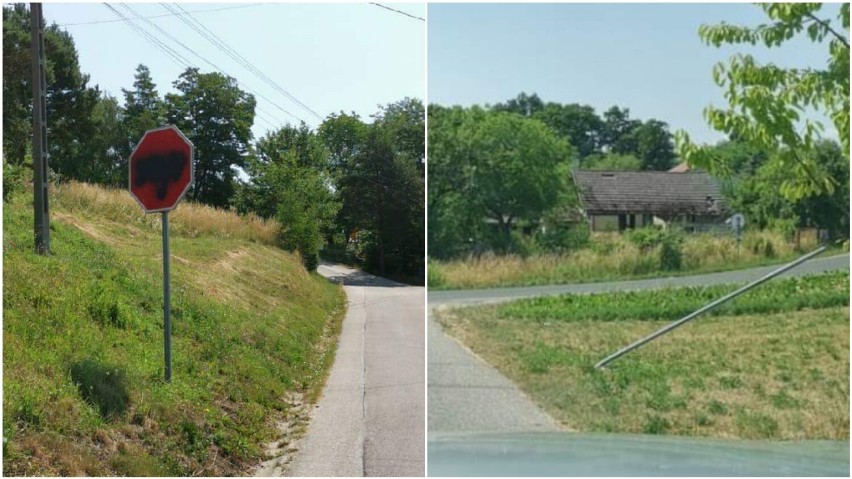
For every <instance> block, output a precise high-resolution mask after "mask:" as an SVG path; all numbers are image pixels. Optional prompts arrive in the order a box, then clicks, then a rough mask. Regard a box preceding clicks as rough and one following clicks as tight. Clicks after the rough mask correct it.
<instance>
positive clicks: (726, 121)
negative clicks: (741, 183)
mask: <svg viewBox="0 0 852 479" xmlns="http://www.w3.org/2000/svg"><path fill="white" fill-rule="evenodd" d="M759 7H760V8H762V9H763V11H764V13H765V14H766V16H767V17H768V20H769V22H768V23H766V24H762V25H759V26H757V27H747V26H738V25H730V24H727V23H722V24H719V25H704V26H702V27H701V28H700V29H699V35H700V37H701V39H702V40H703V41H704V42H705V43H706V44H708V45H712V46H715V47H719V46H722V45H740V44H748V45H757V44H761V45H764V46H766V47H768V48H781V47H783V46H784V45H785V44H786V43H787V42H789V41H791V40H793V39H794V38H797V37H805V38H807V39H808V40H810V41H811V42H814V43H817V44H820V45H823V46H824V47H825V49H826V52H827V57H828V61H827V63H826V65H825V67H824V68H782V67H780V66H777V65H774V64H771V63H768V64H762V63H760V62H759V61H758V60H757V59H756V58H755V57H754V56H752V55H748V54H737V55H735V56H733V57H732V58H730V59H729V60H728V62H727V63H719V64H717V65H716V67H715V68H714V70H713V79H714V81H715V82H716V84H717V85H719V86H720V87H721V88H723V89H724V90H725V97H726V99H727V101H728V107H727V108H717V107H713V106H711V107H708V108H706V109H705V111H704V115H705V117H706V119H707V121H708V123H709V124H710V125H711V126H712V127H713V128H714V129H716V130H719V131H722V132H724V133H726V134H728V136H729V137H730V138H732V139H736V140H738V141H744V142H747V143H749V144H751V145H753V146H755V147H757V148H759V149H761V150H764V151H766V152H769V162H770V163H771V164H772V165H773V166H772V168H774V169H776V170H777V171H780V172H784V173H785V174H784V175H783V176H782V177H781V178H778V183H777V185H778V187H779V189H780V191H781V193H782V194H783V195H784V197H785V198H787V199H789V200H797V199H802V198H807V197H810V196H813V195H820V194H823V193H828V194H831V193H832V192H833V191H834V190H835V189H836V188H838V187H841V188H842V187H844V185H842V184H840V183H839V182H838V179H837V178H835V177H833V176H832V175H831V172H830V171H829V168H828V167H827V166H826V165H825V164H822V163H821V162H820V161H819V158H820V155H819V153H818V149H819V147H818V143H819V140H820V139H821V133H822V131H823V130H824V125H823V124H822V123H821V122H819V121H815V120H812V119H811V118H808V117H807V113H808V112H813V111H816V112H820V113H822V114H824V115H825V117H826V118H828V119H829V121H830V122H831V123H832V125H833V127H834V129H835V130H836V131H837V133H838V137H839V138H840V141H841V145H842V147H843V151H844V152H846V153H845V155H846V158H847V160H846V161H847V163H848V151H849V43H848V40H847V38H848V36H849V4H848V3H844V4H842V5H840V7H839V14H838V15H837V18H836V19H835V20H832V19H830V18H826V16H825V15H823V14H822V12H821V10H822V8H823V6H822V4H817V3H796V4H790V3H773V4H760V5H759ZM678 149H679V151H680V153H681V155H682V156H683V157H684V158H686V159H687V160H688V161H689V162H690V163H691V164H694V165H698V166H701V167H705V168H708V169H710V170H711V171H712V172H714V173H715V174H717V175H720V176H728V175H730V174H731V167H730V166H731V165H730V164H729V163H728V162H726V161H725V160H724V158H723V157H720V156H718V155H715V154H714V153H715V150H714V149H712V148H708V147H702V146H699V145H696V144H694V143H692V142H691V141H690V139H689V136H688V135H687V134H686V133H684V132H679V134H678ZM845 187H846V188H848V184H847V185H845Z"/></svg>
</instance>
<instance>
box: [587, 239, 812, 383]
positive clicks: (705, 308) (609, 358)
mask: <svg viewBox="0 0 852 479" xmlns="http://www.w3.org/2000/svg"><path fill="white" fill-rule="evenodd" d="M826 248H827V247H826V246H820V247H819V248H817V249H816V250H814V251H812V252H810V253H808V254H806V255H804V256H802V257H801V258H799V259H797V260H795V261H793V262H792V263H789V264H786V265H784V266H782V267H780V268H778V269H776V270H775V271H772V272H771V273H769V274H767V275H766V276H764V277H762V278H760V279H758V280H756V281H753V282H751V283H749V284H747V285H745V286H743V287H742V288H740V289H738V290H736V291H734V292H732V293H729V294H727V295H725V296H723V297H721V298H719V299H717V300H715V301H713V302H712V303H710V304H707V305H705V306H703V307H702V308H700V309H697V310H695V311H693V312H692V313H690V314H688V315H686V316H684V317H683V318H681V319H678V320H677V321H675V322H673V323H671V324H669V325H668V326H666V327H664V328H662V329H659V330H657V331H655V332H653V333H651V334H649V335H648V336H645V337H644V338H642V339H640V340H638V341H635V342H633V343H631V344H629V345H627V346H625V347H623V348H621V349H619V350H618V351H616V352H614V353H612V354H610V355H609V356H607V357H606V358H604V359H603V360H601V361H600V362H598V363H597V364H595V368H597V369H601V368H603V367H604V366H606V365H607V364H609V363H611V362H612V361H615V360H616V359H618V358H620V357H621V356H624V355H625V354H627V353H629V352H630V351H633V350H634V349H637V348H639V347H640V346H642V345H644V344H646V343H649V342H651V341H653V340H655V339H657V338H659V337H660V336H662V335H664V334H666V333H668V332H669V331H672V330H673V329H675V328H677V327H678V326H682V325H683V324H685V323H687V322H689V321H692V320H693V319H695V318H696V317H698V316H700V315H701V314H703V313H706V312H707V311H710V310H711V309H713V308H715V307H717V306H719V305H721V304H723V303H726V302H728V301H730V300H731V299H733V298H735V297H737V296H739V295H741V294H743V293H745V292H746V291H748V290H750V289H752V288H754V287H756V286H759V285H761V284H763V283H765V282H767V281H769V280H770V279H772V278H774V277H776V276H778V275H779V274H781V273H783V272H785V271H788V270H790V269H793V268H795V267H796V266H798V265H800V264H802V263H804V262H805V261H807V260H809V259H811V258H813V257H814V256H816V255H818V254H820V253H822V252H823V251H825V250H826Z"/></svg>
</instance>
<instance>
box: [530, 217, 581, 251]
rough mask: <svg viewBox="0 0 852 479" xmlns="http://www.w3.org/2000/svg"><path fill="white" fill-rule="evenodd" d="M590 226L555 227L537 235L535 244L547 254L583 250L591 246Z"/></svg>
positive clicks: (547, 228) (545, 229)
mask: <svg viewBox="0 0 852 479" xmlns="http://www.w3.org/2000/svg"><path fill="white" fill-rule="evenodd" d="M590 237H591V232H590V231H589V225H587V224H585V223H582V224H578V225H571V226H564V225H553V226H549V227H546V228H544V231H539V232H537V233H536V235H535V243H536V245H538V246H539V248H540V249H542V250H544V251H547V252H565V251H573V250H577V249H580V248H583V247H585V246H587V245H588V244H589V238H590Z"/></svg>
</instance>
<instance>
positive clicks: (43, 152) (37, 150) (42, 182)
mask: <svg viewBox="0 0 852 479" xmlns="http://www.w3.org/2000/svg"><path fill="white" fill-rule="evenodd" d="M30 22H31V35H32V43H31V44H30V45H31V53H32V85H33V154H32V156H33V209H34V213H35V248H36V252H37V253H39V254H50V215H49V214H48V208H47V107H46V103H47V101H46V100H47V84H46V80H45V73H44V66H45V59H44V32H43V30H42V27H41V25H42V13H41V3H31V4H30Z"/></svg>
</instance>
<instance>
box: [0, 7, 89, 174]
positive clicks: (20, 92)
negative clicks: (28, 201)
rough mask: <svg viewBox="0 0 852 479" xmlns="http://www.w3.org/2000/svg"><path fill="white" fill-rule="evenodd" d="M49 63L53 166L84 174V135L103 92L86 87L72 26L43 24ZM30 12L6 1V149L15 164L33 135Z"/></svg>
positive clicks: (49, 131)
mask: <svg viewBox="0 0 852 479" xmlns="http://www.w3.org/2000/svg"><path fill="white" fill-rule="evenodd" d="M44 48H45V57H46V60H47V64H46V67H45V75H46V83H47V134H48V154H49V155H50V167H51V169H52V170H54V171H57V172H59V173H60V174H62V175H64V176H68V177H72V178H77V179H81V180H85V179H86V178H85V176H84V172H85V171H89V170H90V169H91V158H89V157H88V156H87V146H86V141H85V138H87V136H88V135H90V134H91V132H92V130H93V125H92V118H93V111H94V109H95V106H96V105H97V104H98V101H99V97H100V92H99V91H98V89H97V88H96V87H95V88H90V87H88V82H89V76H88V75H85V74H83V73H82V72H81V71H80V65H79V61H78V58H77V49H76V47H75V45H74V40H73V39H72V38H71V35H70V34H69V33H68V32H65V31H62V30H61V29H60V28H59V27H58V26H57V25H56V24H53V25H50V26H49V27H46V26H45V28H44ZM30 59H31V55H30V18H29V10H28V9H27V8H26V6H25V5H24V4H15V5H12V6H9V7H3V150H4V155H5V157H6V158H7V159H8V161H9V162H10V163H12V164H21V163H22V162H23V161H24V157H25V155H26V153H27V151H29V149H30V144H31V141H32V84H31V82H30V79H31V78H30V77H31V75H32V73H31V65H30Z"/></svg>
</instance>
